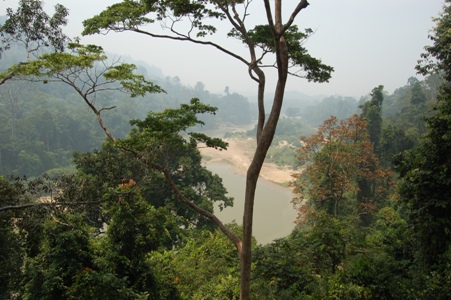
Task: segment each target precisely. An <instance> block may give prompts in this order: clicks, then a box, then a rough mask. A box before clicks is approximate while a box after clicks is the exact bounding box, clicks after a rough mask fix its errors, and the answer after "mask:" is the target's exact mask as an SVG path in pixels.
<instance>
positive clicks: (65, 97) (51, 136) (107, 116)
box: [0, 49, 253, 176]
mask: <svg viewBox="0 0 451 300" xmlns="http://www.w3.org/2000/svg"><path fill="white" fill-rule="evenodd" d="M22 57H24V53H23V51H21V50H20V49H11V50H10V51H8V52H7V53H6V54H5V55H3V57H2V65H4V66H7V65H11V64H13V63H15V62H18V61H20V60H21V58H22ZM110 57H115V56H114V55H110ZM116 57H117V56H116ZM3 62H4V63H5V64H3ZM132 63H135V64H136V62H133V61H132ZM137 71H138V73H141V74H142V75H144V76H146V78H148V80H150V81H152V82H154V83H156V84H158V85H159V86H161V87H162V88H163V89H164V90H165V91H166V93H159V94H151V95H147V96H145V97H138V98H129V97H128V96H125V95H123V94H121V93H113V92H103V93H99V94H98V95H96V103H97V104H99V105H104V106H105V107H113V106H115V107H116V108H115V109H112V110H108V111H105V112H104V113H103V116H104V121H105V122H106V124H107V126H108V127H109V128H110V130H111V131H112V132H113V134H114V135H115V136H117V137H124V136H125V135H126V134H127V133H128V132H129V131H130V125H129V121H130V120H132V119H143V118H145V117H146V115H147V112H149V111H155V112H159V111H162V110H163V109H165V108H176V107H178V106H179V105H180V103H188V102H189V101H190V100H191V99H192V98H195V97H196V98H199V99H201V100H202V102H204V103H207V104H211V105H212V106H215V107H217V108H218V112H217V113H216V115H214V116H213V115H205V116H203V121H204V122H205V123H206V124H205V126H204V127H203V128H209V129H212V128H215V127H217V126H218V125H219V124H229V125H236V126H241V125H244V124H248V123H250V122H251V121H252V119H253V117H252V115H251V112H250V109H249V103H248V101H247V99H246V98H245V97H244V96H241V95H239V94H236V93H229V92H228V91H225V93H224V94H222V95H219V94H213V93H210V92H209V91H208V90H206V89H205V87H204V85H203V84H202V83H201V82H198V83H197V84H196V86H194V87H190V86H186V85H184V84H183V83H182V82H181V81H180V79H179V78H177V77H175V78H171V77H164V76H163V73H162V72H161V71H160V70H158V68H156V67H153V66H150V65H145V64H143V63H141V64H140V65H137ZM0 105H1V106H2V109H1V111H0V121H1V122H2V124H3V126H2V127H1V129H0V141H1V145H0V174H11V173H14V174H16V175H27V176H36V175H40V174H42V173H43V172H46V171H49V170H52V169H56V170H53V171H50V172H54V171H56V172H59V171H58V169H59V168H64V167H67V166H69V165H70V162H71V159H72V152H73V151H82V152H83V151H91V150H93V149H94V148H99V147H100V146H101V143H102V142H103V141H104V140H105V135H104V133H103V131H102V130H101V129H100V127H99V125H98V123H97V120H96V117H95V115H94V114H92V113H91V112H90V111H89V109H88V107H87V106H86V105H85V104H84V103H83V101H82V99H81V98H80V97H79V95H78V94H77V93H76V92H75V91H74V90H73V89H71V88H70V87H68V86H67V85H63V84H56V83H55V84H54V83H48V84H44V83H43V82H35V83H29V82H21V81H15V80H10V81H8V82H7V83H6V84H4V85H2V86H1V89H0Z"/></svg>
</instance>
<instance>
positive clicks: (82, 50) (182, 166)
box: [0, 1, 451, 299]
mask: <svg viewBox="0 0 451 300" xmlns="http://www.w3.org/2000/svg"><path fill="white" fill-rule="evenodd" d="M23 2H24V3H25V4H27V3H28V2H30V3H31V2H33V1H23ZM159 2H161V3H163V2H164V4H165V5H171V1H169V2H168V3H165V1H159ZM201 2H202V1H201ZM36 3H37V4H39V3H40V2H39V1H36ZM36 3H34V4H36ZM146 3H147V4H146V5H152V3H153V1H146ZM446 3H447V4H446V5H445V6H444V10H443V13H442V14H441V15H440V16H439V17H437V18H436V19H435V22H436V27H435V28H434V29H433V31H432V33H431V36H430V38H431V41H432V44H433V45H432V46H428V47H426V48H425V50H426V52H425V54H423V55H422V57H421V58H422V59H421V61H419V63H418V66H417V70H418V71H419V72H420V73H421V74H423V75H425V79H424V80H418V79H416V78H414V77H411V78H409V79H408V80H407V83H406V85H405V86H403V87H400V88H398V89H397V90H395V91H394V92H393V93H392V94H389V93H387V92H386V91H384V86H383V85H379V86H376V87H375V88H374V89H373V90H371V91H369V93H368V95H366V96H364V97H362V98H361V99H360V100H359V101H356V100H354V99H350V98H343V97H330V98H326V99H324V100H322V101H319V102H316V103H309V104H308V105H307V106H305V107H302V108H301V107H298V106H296V105H290V106H289V107H288V108H287V109H286V114H285V116H284V117H283V118H282V120H281V121H280V123H279V126H278V127H277V131H276V137H275V139H274V140H273V144H272V148H271V149H270V150H269V152H268V157H269V158H270V159H272V161H274V162H278V163H279V164H281V165H290V166H292V167H293V168H296V172H295V174H294V176H293V183H292V189H293V191H294V192H295V194H296V197H295V198H294V199H293V205H294V207H295V209H296V210H297V212H298V217H297V219H296V224H295V226H294V230H293V232H292V233H291V234H290V235H289V236H286V237H284V238H281V239H278V240H275V241H273V242H272V243H269V244H266V245H262V244H259V242H258V241H257V240H255V239H253V240H252V243H251V246H252V250H253V252H252V253H253V254H252V265H251V271H252V281H251V289H250V291H251V295H250V296H251V298H252V299H448V297H449V295H450V294H451V284H450V282H451V242H450V241H451V221H450V220H451V207H450V205H451V195H450V192H449V191H450V180H451V179H450V178H451V174H450V170H451V158H450V156H449V153H451V143H450V133H451V89H450V85H449V82H450V81H451V75H450V74H451V66H450V64H449V63H450V62H449V61H448V59H449V57H448V55H447V53H448V52H449V51H448V47H449V43H448V42H447V41H448V35H449V33H448V32H449V29H450V28H451V25H450V24H451V23H450V20H451V7H450V6H449V1H446ZM134 4H136V2H134V1H125V2H124V3H122V4H121V6H120V7H119V8H120V9H121V10H120V11H119V12H123V11H124V9H125V8H127V7H125V5H128V6H129V7H128V8H127V10H125V11H128V12H129V13H135V14H137V15H139V14H140V6H136V5H135V6H134ZM192 5H194V6H195V4H192ZM199 5H200V4H199ZM24 8H27V9H30V10H32V11H34V14H36V15H39V14H40V15H41V16H42V18H43V19H42V20H44V23H42V24H43V25H42V26H44V25H45V24H47V23H48V22H51V23H49V24H53V25H52V26H54V27H53V31H52V27H49V28H47V27H45V26H44V27H42V28H47V29H45V30H47V31H45V30H43V31H42V33H43V34H44V35H30V36H28V37H27V36H25V37H24V36H23V35H22V36H21V35H17V34H16V33H17V32H16V31H14V30H15V29H17V28H19V29H20V26H19V25H18V24H19V23H12V22H11V23H5V24H6V25H8V26H6V25H3V26H2V27H0V32H1V33H2V35H1V36H2V38H3V39H4V41H8V44H6V43H5V45H7V46H6V47H4V48H2V49H0V50H1V51H2V55H3V57H2V58H1V59H2V60H3V59H5V57H8V55H10V54H11V53H12V51H11V49H14V47H16V46H14V41H16V42H17V39H23V38H26V39H25V40H27V41H29V42H30V46H32V45H35V46H36V45H39V47H44V48H45V47H47V46H49V47H50V46H52V47H53V48H52V49H51V50H50V51H48V52H47V54H44V55H42V56H40V57H38V58H35V59H31V60H30V59H29V57H28V56H29V53H30V52H32V51H31V50H30V49H34V48H32V47H28V49H27V47H25V50H24V48H23V47H22V48H17V51H14V54H12V56H13V58H11V56H10V58H8V59H10V60H8V61H9V62H11V68H8V69H5V70H1V71H2V72H3V73H2V77H0V78H2V80H3V82H2V83H1V85H0V105H1V107H2V110H1V111H0V120H1V121H2V124H4V126H2V128H1V129H0V141H1V145H0V174H1V175H0V240H1V243H0V299H239V297H240V296H239V295H240V258H239V256H237V254H236V247H235V246H234V244H233V243H231V242H230V237H228V236H226V235H225V234H224V233H225V232H230V233H231V234H233V235H235V236H240V235H241V231H242V228H241V226H240V225H238V224H236V223H231V224H226V225H225V226H224V227H225V229H224V228H220V227H218V226H217V223H215V222H213V221H212V219H211V218H210V217H208V216H209V213H213V212H214V211H215V210H222V209H226V208H227V207H229V206H232V205H233V199H232V198H230V197H228V196H227V190H226V188H225V187H224V186H223V184H222V180H221V178H220V177H219V176H217V175H215V174H212V173H211V172H210V171H208V170H207V169H206V168H205V167H204V166H203V164H202V157H201V155H200V152H199V150H198V145H199V143H202V144H203V145H205V146H207V147H214V148H217V149H221V150H222V151H226V148H227V143H225V142H223V141H222V140H221V139H219V138H215V137H209V136H208V135H206V133H205V132H204V131H202V129H204V127H208V125H209V124H215V125H216V126H218V125H221V126H222V125H233V126H240V125H243V124H248V122H249V121H250V120H251V119H252V118H253V117H255V114H254V113H253V112H252V109H251V108H250V106H249V103H248V102H247V99H246V98H245V97H243V96H241V95H238V94H230V93H229V90H228V89H226V91H225V93H224V95H213V94H210V93H209V92H208V91H206V90H205V87H204V85H203V84H202V83H198V84H197V85H196V86H195V87H194V88H192V87H186V86H183V85H182V84H181V83H180V81H179V80H178V79H177V78H164V77H161V76H159V75H158V74H157V73H158V72H154V71H153V70H152V68H151V67H147V69H146V68H145V67H139V66H135V65H134V64H132V63H120V62H112V64H111V65H109V67H108V68H107V69H105V70H104V72H103V73H102V76H103V74H106V76H103V77H102V76H98V77H96V76H93V75H92V74H94V73H89V71H90V70H92V69H95V68H91V67H93V66H97V67H98V66H99V65H96V63H99V62H102V64H101V65H102V66H103V67H105V66H106V65H107V62H108V60H107V57H106V56H105V55H104V53H103V50H102V49H101V48H100V47H96V46H83V45H79V44H78V43H63V42H64V41H65V40H66V37H65V36H64V35H63V34H62V32H60V31H58V28H59V27H60V26H63V25H64V24H65V17H66V11H65V9H64V7H62V6H58V7H57V8H56V13H55V15H54V16H53V17H50V16H47V15H45V14H43V12H42V11H41V10H40V9H39V6H30V7H29V6H24ZM176 8H177V9H181V6H180V5H178V6H176ZM192 9H194V8H193V7H186V10H192ZM178 13H179V14H181V15H183V14H184V13H185V12H184V11H183V10H182V11H178ZM204 13H205V14H208V13H211V11H210V10H206V11H204ZM9 17H10V19H11V20H16V21H17V19H14V18H13V17H14V12H13V11H10V12H9ZM212 17H215V15H212ZM46 18H47V19H46ZM51 20H53V21H51ZM136 20H138V19H136ZM144 21H146V20H141V22H144ZM30 22H31V21H30ZM46 22H47V23H46ZM27 24H28V23H24V24H21V26H26V25H27ZM91 25H92V24H91ZM200 29H201V30H202V31H201V33H202V32H203V33H205V34H206V33H208V32H209V30H211V28H209V27H205V28H203V27H201V28H200ZM257 29H259V30H261V32H260V31H255V32H253V33H254V34H257V33H259V32H260V34H262V33H263V35H262V36H263V37H264V36H265V35H264V33H265V32H266V31H265V28H257ZM20 30H24V29H20ZM235 34H236V33H235ZM6 37H8V39H6ZM294 37H296V35H295V36H292V38H294ZM254 38H255V39H257V37H254ZM298 38H299V37H298ZM14 39H16V40H14ZM257 40H258V39H257ZM259 41H260V42H261V43H262V45H263V44H264V43H265V40H259ZM62 43H63V44H64V47H62V45H63V44H62ZM59 45H61V47H58V46H59ZM268 49H269V50H271V48H268ZM47 50H48V49H47ZM300 52H302V51H300ZM297 54H298V55H300V53H297ZM21 55H25V56H24V57H25V59H22V58H21V57H20V56H21ZM61 58H64V59H65V60H60V59H61ZM90 59H92V61H91V60H90ZM291 59H294V60H296V59H300V57H298V56H296V55H295V56H293V57H291ZM55 60H56V61H58V62H63V63H64V62H68V61H70V65H69V67H68V66H63V67H61V65H58V64H56V63H55ZM103 62H105V64H103ZM73 66H78V67H79V68H75V69H76V70H75V69H70V68H72V67H73ZM68 70H70V72H68ZM79 70H83V71H87V73H77V72H78V71H79ZM317 71H318V72H320V71H321V70H317ZM74 74H76V76H75V77H71V76H74ZM321 74H322V75H324V74H323V73H321V72H320V75H321ZM30 75H33V78H30V77H29V76H30ZM144 77H146V78H150V81H147V79H144ZM71 78H72V79H71ZM93 78H95V80H93V81H92V79H93ZM18 79H21V80H18ZM69 79H70V80H69ZM77 80H81V81H82V82H83V83H84V85H82V86H83V87H87V89H86V90H77V89H76V87H77V86H79V85H78V83H77ZM90 80H91V81H90ZM154 82H155V83H154ZM88 83H89V84H91V85H88ZM106 84H112V86H111V88H106V89H103V88H102V87H104V86H106ZM157 84H158V85H157ZM90 88H92V89H93V90H92V91H95V95H94V94H92V96H91V93H90V91H91V90H90ZM140 91H142V92H140ZM118 92H128V94H125V93H118ZM148 92H151V95H148V94H147V93H148ZM134 93H135V94H134ZM130 95H131V96H140V95H142V96H143V97H138V98H137V97H132V98H130ZM94 96H95V97H94ZM91 97H93V98H91ZM83 100H84V101H85V103H83ZM332 103H333V104H334V105H335V104H336V103H340V105H338V107H337V108H340V110H332V111H330V115H334V116H325V115H324V114H325V111H326V109H325V108H328V109H330V108H335V106H334V105H332ZM90 105H92V106H93V107H91V108H89V107H88V106H90ZM93 111H94V113H95V114H93V113H92V112H93ZM306 111H308V112H310V113H309V114H308V117H307V116H306V115H305V112H306ZM96 117H97V118H96ZM319 120H321V121H319ZM99 123H100V125H101V126H99ZM102 126H105V128H107V129H108V130H109V132H107V136H108V137H113V136H114V137H118V139H116V138H108V139H107V140H106V141H105V132H106V130H105V129H104V130H102ZM257 131H258V128H257V127H256V128H255V129H254V130H251V131H249V132H242V133H239V134H235V135H236V136H240V135H241V136H246V137H248V136H255V134H256V133H257ZM174 187H176V188H174ZM181 198H183V199H189V200H187V201H188V202H189V203H191V204H192V206H189V205H186V203H184V202H183V201H180V199H181ZM193 207H194V208H193ZM199 209H200V210H202V211H204V212H206V213H203V214H199V213H198V211H199Z"/></svg>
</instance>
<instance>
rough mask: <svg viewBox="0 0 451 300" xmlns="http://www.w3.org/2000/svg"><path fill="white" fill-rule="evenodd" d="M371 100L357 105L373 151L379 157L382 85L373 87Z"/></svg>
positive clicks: (382, 98)
mask: <svg viewBox="0 0 451 300" xmlns="http://www.w3.org/2000/svg"><path fill="white" fill-rule="evenodd" d="M370 96H371V100H370V101H368V102H365V103H364V104H362V105H360V106H359V107H360V108H361V109H362V113H361V114H360V117H361V118H362V119H365V122H366V124H367V130H368V133H369V135H370V141H371V143H372V144H373V152H374V153H375V154H376V155H378V157H380V149H379V148H380V138H381V134H382V113H381V111H382V102H383V101H384V86H383V85H379V86H378V87H375V88H374V89H373V90H372V91H371V93H370Z"/></svg>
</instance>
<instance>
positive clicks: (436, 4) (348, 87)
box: [0, 0, 443, 98]
mask: <svg viewBox="0 0 451 300" xmlns="http://www.w3.org/2000/svg"><path fill="white" fill-rule="evenodd" d="M17 2H18V1H17V0H2V1H0V14H2V15H4V14H5V10H6V7H14V8H15V7H16V6H17ZM44 2H45V3H46V5H47V6H48V7H49V11H51V7H52V6H53V5H54V4H55V3H61V4H63V5H65V6H66V7H68V8H69V10H70V23H69V25H68V27H67V28H66V32H67V33H68V35H70V36H80V32H81V30H82V25H81V21H82V20H84V19H87V18H89V17H91V16H93V15H94V14H97V13H99V12H100V11H101V10H102V9H103V8H105V7H106V6H107V5H111V4H112V3H114V2H118V1H114V0H104V1H92V0H77V1H75V0H59V1H56V0H55V1H54V0H47V1H44ZM284 2H285V3H284V4H285V5H293V4H295V3H296V2H297V1H294V0H286V1H284ZM309 2H310V6H309V7H308V8H307V9H305V10H303V11H302V12H301V13H300V15H299V16H298V18H297V19H296V22H295V24H297V25H298V26H299V28H312V29H313V30H315V31H316V33H315V34H314V35H313V36H312V37H311V38H310V39H309V40H308V41H307V43H306V44H305V46H306V48H307V49H308V50H309V52H310V54H312V55H313V56H314V57H317V58H320V59H321V60H322V61H323V62H324V63H327V64H329V65H331V66H333V67H334V68H335V72H334V73H333V77H332V79H331V80H330V82H329V83H323V84H315V83H309V82H307V81H306V80H304V79H299V78H294V77H292V78H290V79H289V81H288V88H287V89H288V90H296V91H299V92H302V93H305V94H308V95H317V94H323V95H343V96H353V97H356V98H359V97H360V96H363V95H366V94H368V93H369V92H370V91H371V90H372V89H373V88H374V87H376V86H378V85H380V84H383V85H384V86H385V88H386V90H387V91H388V92H390V93H391V92H393V91H394V89H396V88H398V87H400V86H403V85H405V84H406V82H407V79H408V78H409V77H410V76H415V75H416V74H415V70H414V67H415V64H416V61H417V60H418V59H419V57H420V54H421V53H422V52H423V47H424V46H426V45H429V44H430V42H429V40H428V38H427V36H428V33H429V31H430V29H432V27H433V25H434V23H433V21H432V17H437V16H438V15H439V13H440V12H441V10H442V6H443V1H442V0H310V1H309ZM262 3H263V1H261V0H254V1H253V2H252V10H251V11H250V13H251V17H252V18H253V19H252V20H254V21H255V22H259V21H258V20H262V21H260V22H263V21H264V17H265V16H264V13H263V9H262ZM286 16H288V13H287V14H286ZM157 26H158V25H157ZM82 42H83V43H95V44H98V45H100V46H102V47H104V49H105V50H106V51H107V52H111V53H117V54H119V55H122V56H130V57H132V58H133V59H135V60H142V61H145V62H147V63H149V64H151V65H155V66H157V67H159V68H160V69H162V71H163V73H164V74H165V75H166V76H171V77H174V76H178V77H179V78H180V79H181V81H182V82H183V83H184V84H187V85H191V86H194V85H195V84H196V82H198V81H201V82H203V83H204V84H205V86H206V89H207V90H209V91H211V92H218V93H222V92H223V91H224V87H225V86H229V87H230V90H231V91H232V92H242V93H246V94H247V93H249V92H254V91H255V89H256V86H255V83H254V82H253V81H252V80H250V79H249V77H248V75H247V67H246V66H245V65H244V64H243V63H240V62H238V61H236V60H235V59H233V58H230V57H228V56H226V55H224V54H223V53H221V52H219V51H217V50H215V49H213V48H209V47H205V46H199V45H193V44H189V43H180V42H174V41H163V40H158V39H152V38H149V37H145V36H142V35H139V34H132V33H119V34H108V35H106V36H102V35H96V36H91V37H83V38H82ZM225 43H226V45H227V46H228V47H230V48H233V49H239V51H240V53H243V54H244V53H245V48H244V47H243V45H242V44H241V43H239V42H237V41H234V40H231V39H228V40H225ZM274 78H275V77H271V76H268V79H267V81H268V89H269V90H268V91H270V90H271V89H272V84H271V83H272V82H274Z"/></svg>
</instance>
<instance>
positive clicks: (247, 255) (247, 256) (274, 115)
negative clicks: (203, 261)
mask: <svg viewBox="0 0 451 300" xmlns="http://www.w3.org/2000/svg"><path fill="white" fill-rule="evenodd" d="M276 2H279V4H280V1H276ZM277 10H278V8H277V5H276V23H278V24H279V25H281V22H278V21H280V20H281V18H280V14H278V13H277ZM279 29H280V31H278V30H277V28H276V33H275V44H276V55H277V66H278V74H279V76H278V81H277V86H276V90H275V93H274V100H273V106H272V108H271V113H270V115H269V118H268V121H267V123H266V124H265V125H264V127H263V128H262V130H261V133H260V135H259V134H258V133H257V149H256V150H255V153H254V157H253V159H252V162H251V165H250V166H249V169H248V171H247V176H246V192H245V198H244V213H243V238H242V251H241V255H240V261H241V282H240V284H241V286H240V299H241V300H248V299H250V284H251V262H252V253H251V252H252V249H251V248H252V227H253V226H252V225H253V213H254V203H255V190H256V188H257V181H258V177H259V175H260V171H261V168H262V166H263V163H264V161H265V158H266V153H267V152H268V149H269V147H270V146H271V143H272V140H273V138H274V134H275V132H276V127H277V123H278V121H279V116H280V112H281V109H282V103H283V97H284V93H285V85H286V81H287V76H288V49H287V46H286V43H285V40H284V38H283V36H279V35H278V32H279V33H280V32H281V28H280V27H279ZM262 111H263V113H264V110H262ZM262 111H260V113H261V112H262ZM261 117H262V116H261V115H260V116H259V118H261ZM263 118H264V116H263Z"/></svg>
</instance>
